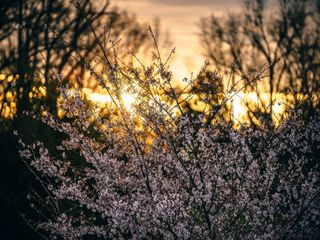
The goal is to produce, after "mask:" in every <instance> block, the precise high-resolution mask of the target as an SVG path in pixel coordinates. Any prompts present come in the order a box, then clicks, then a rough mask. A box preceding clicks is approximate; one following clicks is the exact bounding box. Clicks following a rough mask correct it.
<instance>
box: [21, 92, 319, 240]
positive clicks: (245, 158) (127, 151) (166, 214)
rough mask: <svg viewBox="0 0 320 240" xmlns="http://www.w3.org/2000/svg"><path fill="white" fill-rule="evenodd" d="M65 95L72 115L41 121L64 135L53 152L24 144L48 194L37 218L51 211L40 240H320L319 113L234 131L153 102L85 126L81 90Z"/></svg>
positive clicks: (87, 115)
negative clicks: (89, 239) (47, 239)
mask: <svg viewBox="0 0 320 240" xmlns="http://www.w3.org/2000/svg"><path fill="white" fill-rule="evenodd" d="M63 91H65V90H63V89H62V92H63ZM63 96H64V98H65V100H66V101H65V102H66V104H65V106H62V107H64V110H65V111H66V112H67V113H70V114H71V115H72V119H73V120H72V121H71V120H69V121H65V120H59V119H56V118H55V117H54V116H52V115H50V114H46V115H44V116H43V117H42V120H43V121H44V122H45V123H46V124H48V125H49V126H50V127H51V128H53V129H54V130H55V131H57V132H61V133H62V134H63V136H64V138H63V140H62V141H61V143H59V144H58V145H57V146H56V149H55V150H54V151H51V152H50V150H49V149H47V148H46V147H45V144H44V143H42V142H37V143H35V144H30V145H24V144H23V148H22V149H21V156H22V157H23V158H24V159H25V161H26V162H27V163H28V164H29V166H30V169H32V171H34V173H35V174H36V175H37V176H38V179H39V180H40V181H41V183H42V186H43V188H44V189H45V190H46V191H45V192H46V193H47V196H46V197H45V198H44V199H39V197H38V196H30V198H31V201H33V206H34V207H35V208H36V209H37V210H38V211H39V212H40V211H41V210H43V209H44V208H43V207H42V206H43V205H46V206H47V207H48V209H49V211H46V212H45V213H46V214H43V215H45V216H44V217H43V220H42V221H36V222H32V224H33V225H34V226H35V228H36V229H37V230H38V231H39V232H40V233H42V234H46V235H48V236H50V238H58V239H59V238H63V239H84V238H86V237H90V236H95V238H97V239H98V238H101V239H316V238H317V236H319V234H320V230H319V228H320V204H319V203H320V186H319V184H320V179H319V173H320V172H319V170H320V168H319V167H320V166H319V163H320V162H319V153H320V144H319V142H320V121H319V120H320V119H319V114H318V113H315V114H314V116H312V117H310V118H308V119H307V120H306V119H304V118H303V116H302V115H301V114H299V113H295V114H292V115H291V117H290V118H289V119H288V120H287V121H284V122H283V123H282V124H280V126H279V127H277V128H276V129H274V128H270V127H267V126H266V127H264V126H261V127H260V128H256V129H252V128H242V129H238V130H235V129H233V128H232V127H231V126H230V124H228V123H226V122H224V121H223V120H220V121H217V122H214V121H213V122H212V123H211V124H208V122H207V119H206V116H205V115H204V114H196V113H193V112H192V111H184V110H181V114H179V115H178V114H174V113H173V112H174V111H176V108H177V107H176V108H175V109H174V108H170V107H169V106H168V105H165V104H162V103H160V102H159V100H158V99H157V98H150V99H149V101H148V104H149V105H148V106H149V107H147V105H143V106H142V105H141V104H140V105H139V104H137V106H136V109H135V111H134V114H132V112H129V111H126V110H125V109H124V108H121V107H120V114H119V116H118V119H111V120H110V119H108V120H105V119H101V118H100V117H99V116H96V117H95V120H94V121H92V120H91V121H88V119H89V118H90V117H92V114H93V113H92V111H90V110H89V109H88V108H86V107H85V104H84V103H83V102H82V100H81V98H80V97H79V95H77V94H75V95H74V96H72V101H71V100H70V98H71V96H70V95H67V94H64V95H63ZM119 105H120V104H119ZM142 109H143V111H142ZM137 116H138V117H139V119H140V121H141V123H140V125H139V127H137V126H136V119H137ZM92 126H94V127H92ZM101 126H104V127H101ZM39 204H40V205H41V206H39ZM48 212H49V213H50V214H48Z"/></svg>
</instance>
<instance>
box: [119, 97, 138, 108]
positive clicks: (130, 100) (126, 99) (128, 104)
mask: <svg viewBox="0 0 320 240" xmlns="http://www.w3.org/2000/svg"><path fill="white" fill-rule="evenodd" d="M122 101H123V105H124V106H125V108H126V109H130V108H131V107H132V104H133V103H134V102H135V98H134V96H132V95H131V94H129V93H123V94H122Z"/></svg>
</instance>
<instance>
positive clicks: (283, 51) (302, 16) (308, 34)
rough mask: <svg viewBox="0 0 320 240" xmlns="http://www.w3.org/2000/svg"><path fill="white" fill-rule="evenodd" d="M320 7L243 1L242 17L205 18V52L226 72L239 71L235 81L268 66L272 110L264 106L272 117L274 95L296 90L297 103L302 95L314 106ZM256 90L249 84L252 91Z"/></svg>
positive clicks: (265, 84) (266, 88)
mask: <svg viewBox="0 0 320 240" xmlns="http://www.w3.org/2000/svg"><path fill="white" fill-rule="evenodd" d="M269 3H270V5H268V4H269ZM319 9H320V4H319V1H308V0H305V1H296V0H290V1H285V0H278V1H277V4H274V5H273V6H271V2H268V1H265V0H247V1H243V9H242V10H241V12H239V13H232V14H230V15H229V16H227V17H223V18H221V17H216V16H214V15H212V16H211V17H210V18H204V19H202V21H201V24H200V27H201V43H202V44H203V49H204V54H205V56H206V57H208V58H210V59H211V60H212V61H213V63H214V65H215V67H216V68H217V69H218V70H220V71H221V72H224V73H225V74H229V73H234V74H233V78H232V80H233V83H235V81H236V78H237V77H239V76H246V75H248V74H249V75H250V74H255V72H256V71H257V69H258V68H259V66H262V65H263V64H267V65H268V67H269V71H268V77H267V78H266V80H265V82H263V85H262V86H263V90H264V91H267V92H269V93H270V97H269V98H270V100H269V102H270V106H271V109H269V110H270V111H269V110H267V106H264V108H265V109H266V110H267V111H268V112H270V113H271V112H272V105H273V101H274V97H273V95H274V93H275V92H291V94H292V95H293V96H294V100H295V103H297V101H298V95H299V94H300V93H302V94H304V95H306V96H307V101H306V102H307V105H308V106H309V107H312V104H313V100H312V95H313V94H314V93H315V91H317V89H319V83H320V79H319V76H320V75H319V60H320V49H319V44H320V37H319V36H320V34H319V32H320V27H319V26H320V25H319V20H320V15H319ZM256 87H257V86H256V83H255V84H249V85H248V88H247V90H250V91H256V90H257V89H256Z"/></svg>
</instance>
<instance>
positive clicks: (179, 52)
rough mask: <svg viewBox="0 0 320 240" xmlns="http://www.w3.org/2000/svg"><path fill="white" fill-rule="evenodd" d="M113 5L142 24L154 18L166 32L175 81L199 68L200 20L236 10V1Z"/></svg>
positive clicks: (130, 0)
mask: <svg viewBox="0 0 320 240" xmlns="http://www.w3.org/2000/svg"><path fill="white" fill-rule="evenodd" d="M111 3H112V4H113V5H116V6H119V7H120V8H122V9H126V10H127V11H129V12H132V13H134V14H136V16H137V18H138V19H139V20H140V21H142V22H147V23H150V24H151V23H152V22H153V21H154V19H156V18H158V19H159V20H160V23H161V29H162V30H164V31H169V33H170V37H171V40H172V42H173V46H172V47H175V48H176V55H175V59H174V61H173V62H172V64H171V66H172V70H173V72H174V74H175V76H176V77H177V78H178V79H182V78H183V77H187V76H190V73H191V72H192V71H194V72H196V71H197V70H198V69H199V67H200V66H201V65H202V64H203V62H204V58H203V57H202V55H201V48H200V43H199V36H198V34H199V33H200V30H199V27H198V24H199V22H200V19H201V18H202V17H206V16H210V14H211V13H214V14H215V15H225V14H228V12H232V11H235V10H236V9H237V8H238V9H239V6H240V0H223V1H221V0H117V1H113V2H112V1H111Z"/></svg>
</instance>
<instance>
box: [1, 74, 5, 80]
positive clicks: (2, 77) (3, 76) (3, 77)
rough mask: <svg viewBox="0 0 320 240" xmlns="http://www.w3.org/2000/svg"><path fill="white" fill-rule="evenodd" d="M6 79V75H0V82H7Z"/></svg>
mask: <svg viewBox="0 0 320 240" xmlns="http://www.w3.org/2000/svg"><path fill="white" fill-rule="evenodd" d="M5 79H6V75H5V74H3V73H2V74H0V81H3V80H5Z"/></svg>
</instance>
